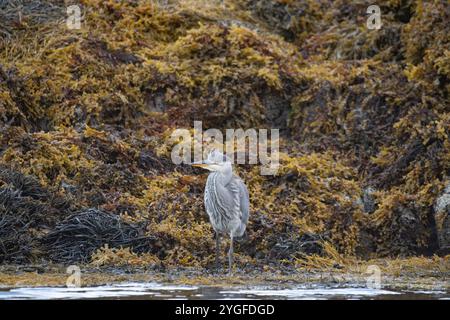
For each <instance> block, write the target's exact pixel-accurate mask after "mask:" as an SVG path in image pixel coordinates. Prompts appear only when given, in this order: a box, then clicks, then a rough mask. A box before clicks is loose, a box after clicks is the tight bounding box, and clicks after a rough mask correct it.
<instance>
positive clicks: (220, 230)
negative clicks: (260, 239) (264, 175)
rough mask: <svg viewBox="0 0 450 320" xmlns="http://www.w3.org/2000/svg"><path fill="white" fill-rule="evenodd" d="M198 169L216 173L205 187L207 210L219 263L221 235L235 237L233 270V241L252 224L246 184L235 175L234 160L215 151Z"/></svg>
mask: <svg viewBox="0 0 450 320" xmlns="http://www.w3.org/2000/svg"><path fill="white" fill-rule="evenodd" d="M193 165H194V166H198V167H202V168H205V169H208V170H210V171H212V172H211V173H210V174H209V176H208V179H207V181H206V186H205V197H204V200H205V207H206V212H207V214H208V216H209V220H210V222H211V225H212V227H213V229H214V231H215V232H216V263H218V257H219V252H220V236H221V235H228V236H230V238H231V244H230V250H229V252H228V259H229V261H228V262H229V271H230V273H231V269H232V265H233V240H234V238H236V237H241V236H242V235H243V234H244V232H245V229H246V227H247V223H248V217H249V194H248V190H247V187H246V186H245V184H244V182H243V181H242V180H241V179H240V178H239V177H238V176H237V175H235V174H234V173H233V167H232V164H231V161H230V159H228V158H227V157H226V156H224V155H223V154H222V153H221V152H219V151H217V150H213V151H212V152H211V153H210V154H209V155H208V158H207V159H206V160H205V161H202V162H198V163H193Z"/></svg>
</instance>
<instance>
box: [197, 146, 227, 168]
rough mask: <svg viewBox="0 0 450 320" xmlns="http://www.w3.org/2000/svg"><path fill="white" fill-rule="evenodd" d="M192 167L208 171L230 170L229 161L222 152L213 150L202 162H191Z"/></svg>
mask: <svg viewBox="0 0 450 320" xmlns="http://www.w3.org/2000/svg"><path fill="white" fill-rule="evenodd" d="M192 166H193V167H200V168H204V169H207V170H209V171H219V172H225V171H229V170H231V160H230V159H229V158H228V157H227V156H226V155H224V154H223V153H222V152H220V151H218V150H216V149H213V150H212V151H211V152H210V153H209V154H208V158H207V159H206V160H203V161H198V162H193V163H192Z"/></svg>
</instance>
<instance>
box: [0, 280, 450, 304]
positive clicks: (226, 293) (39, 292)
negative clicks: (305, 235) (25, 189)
mask: <svg viewBox="0 0 450 320" xmlns="http://www.w3.org/2000/svg"><path fill="white" fill-rule="evenodd" d="M5 299H19V300H23V299H25V300H30V299H31V300H33V299H45V300H46V299H133V300H136V299H227V300H230V299H298V300H302V299H314V300H317V299H377V300H380V299H450V294H449V292H446V291H438V290H436V291H400V290H393V289H371V288H365V287H361V286H359V287H358V286H353V287H352V286H345V287H344V286H324V285H308V286H305V285H303V286H302V285H297V286H291V287H284V288H280V287H268V286H252V287H229V288H220V287H212V286H179V285H165V284H160V283H154V282H150V283H123V284H115V285H108V286H97V287H82V288H66V287H33V288H26V287H25V288H10V289H8V288H6V289H0V300H5Z"/></svg>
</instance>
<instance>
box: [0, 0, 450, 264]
mask: <svg viewBox="0 0 450 320" xmlns="http://www.w3.org/2000/svg"><path fill="white" fill-rule="evenodd" d="M14 3H15V2H14ZM14 3H13V2H11V1H9V2H8V1H7V2H2V3H1V4H0V166H1V168H8V169H7V170H8V171H2V172H8V173H5V174H1V175H0V215H1V218H0V226H1V228H0V241H3V242H2V243H5V244H7V246H6V247H1V248H0V260H2V261H4V262H14V261H16V260H17V261H18V262H23V261H25V262H27V261H28V262H29V261H32V260H33V259H47V260H54V261H64V262H70V261H72V260H74V261H75V260H76V261H85V262H88V261H89V260H90V259H91V258H92V254H94V256H95V257H94V260H95V261H96V263H98V264H102V263H106V264H107V263H109V262H108V261H117V259H118V257H119V256H120V255H121V254H124V255H126V256H127V257H128V258H127V259H128V260H130V261H134V260H135V259H138V257H137V256H136V255H140V254H142V255H146V258H145V259H143V260H142V261H147V260H148V261H156V260H157V259H159V261H160V262H161V263H162V264H164V265H185V266H208V265H210V263H211V261H213V255H214V250H213V246H214V239H213V232H212V229H211V227H210V225H209V222H208V218H207V215H206V214H205V210H204V207H203V188H204V184H205V176H204V175H202V174H201V173H200V172H199V171H197V170H196V169H193V168H191V167H190V166H183V165H180V166H177V165H175V164H173V163H172V161H171V149H172V147H173V145H174V142H173V141H171V139H170V135H171V133H172V132H173V131H174V130H175V129H180V128H191V127H192V125H193V121H194V120H201V121H202V122H203V128H204V129H205V130H206V129H209V128H218V129H227V128H235V129H237V128H243V129H248V128H256V129H259V128H261V129H263V128H278V129H280V132H281V137H280V141H279V142H280V168H279V171H278V173H277V175H275V176H261V175H260V174H259V172H260V171H259V170H258V168H254V167H251V166H247V165H245V166H236V170H238V173H239V175H240V176H241V177H243V179H244V180H245V182H246V184H247V185H248V187H249V190H250V194H251V215H250V221H249V226H248V230H247V231H248V235H247V238H246V239H244V240H242V242H240V243H239V244H238V245H237V247H238V248H237V250H238V251H239V253H240V254H241V256H239V257H238V259H241V260H240V261H242V262H243V263H244V262H245V263H253V264H258V263H276V262H279V261H281V260H284V261H285V263H289V264H291V265H295V264H296V261H298V260H302V261H303V262H302V263H304V262H305V261H306V260H305V259H307V258H306V256H308V257H316V258H317V257H318V256H320V257H321V258H323V259H338V260H339V263H340V264H341V263H342V261H343V260H342V259H340V258H338V256H340V255H344V256H357V257H359V258H374V257H379V256H396V255H405V256H407V255H417V254H434V253H436V252H437V249H438V247H439V246H438V243H437V237H436V231H437V233H438V236H439V241H440V242H439V243H440V246H441V248H445V247H446V246H447V242H448V237H447V236H446V234H448V232H447V230H448V227H447V226H448V219H447V217H448V210H447V206H446V205H445V203H446V200H445V199H446V194H447V193H448V192H447V191H443V190H444V189H445V186H446V185H447V184H448V172H449V170H450V151H449V150H450V140H449V135H450V131H449V128H450V117H449V112H448V106H449V105H450V101H449V89H450V87H449V70H450V68H449V66H450V60H449V52H450V43H449V38H448V34H449V33H450V30H449V26H450V25H449V24H448V20H449V19H448V18H449V10H448V8H449V7H448V3H447V2H446V1H432V2H423V1H412V0H402V1H385V2H383V3H380V4H379V5H380V8H381V13H382V16H381V19H382V28H381V29H379V30H369V29H368V28H367V27H366V20H367V17H368V16H367V13H366V9H367V7H368V5H370V4H371V3H368V2H367V1H365V0H357V1H348V0H339V1H328V0H320V1H312V0H311V1H310V0H308V1H287V0H245V1H237V0H226V1H184V0H173V1H169V2H168V3H167V4H162V3H160V2H157V1H145V0H136V1H101V0H82V1H79V3H77V4H79V5H80V8H81V9H82V12H83V19H82V23H81V29H79V30H70V29H67V27H66V24H65V17H66V10H65V7H66V5H67V4H68V3H69V2H66V1H59V0H58V1H43V0H42V1H19V2H18V3H20V6H16V5H14ZM70 3H72V2H70ZM42 44H45V45H42ZM2 170H3V169H2ZM5 170H6V169H5ZM14 177H15V178H14ZM24 177H26V178H24ZM11 179H12V180H11ZM31 180H32V181H33V182H30V181H31ZM17 181H22V182H20V183H18V182H17ZM24 181H25V182H24ZM367 186H371V188H373V189H374V190H373V191H372V190H371V189H370V188H367ZM375 190H376V191H375ZM437 199H439V200H437ZM87 208H96V209H89V210H88V209H87ZM73 212H78V213H79V214H77V215H75V216H72V214H73ZM69 216H71V218H68V217H69ZM77 219H78V220H77ZM90 223H91V224H90ZM92 224H94V225H92ZM436 229H437V230H436ZM70 230H71V231H70ZM83 232H87V234H89V235H90V236H86V234H85V233H83ZM75 233H80V234H82V235H83V236H82V237H81V238H79V239H78V240H80V241H78V242H77V239H76V237H75ZM94 235H95V236H94ZM97 236H98V238H96V237H97ZM122 236H123V238H122ZM83 237H84V238H83ZM94 238H95V240H93V239H94ZM134 238H135V239H143V242H142V245H140V244H139V243H137V242H133V241H134V240H133V239H134ZM77 244H78V245H77ZM105 244H109V245H111V246H112V247H111V248H107V249H100V250H97V249H99V248H105V247H103V246H104V245H105ZM52 245H55V246H54V247H52ZM81 245H83V246H81ZM120 246H124V247H126V248H122V249H120ZM55 248H56V249H55ZM79 248H82V250H79V251H76V250H77V249H79ZM50 249H52V250H50ZM72 250H75V251H72ZM95 252H97V253H98V254H97V255H96V254H95ZM330 257H331V258H330ZM105 259H106V260H105ZM320 261H322V262H323V260H320ZM333 263H334V262H333ZM333 263H331V264H325V265H331V266H332V265H333Z"/></svg>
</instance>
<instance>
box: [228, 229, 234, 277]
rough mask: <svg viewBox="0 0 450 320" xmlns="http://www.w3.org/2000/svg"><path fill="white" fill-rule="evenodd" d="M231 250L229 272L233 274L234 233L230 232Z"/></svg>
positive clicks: (229, 252) (229, 253)
mask: <svg viewBox="0 0 450 320" xmlns="http://www.w3.org/2000/svg"><path fill="white" fill-rule="evenodd" d="M230 238H231V240H230V251H228V274H230V275H231V271H232V269H233V234H230Z"/></svg>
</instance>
